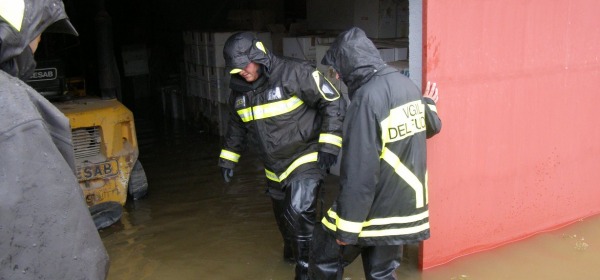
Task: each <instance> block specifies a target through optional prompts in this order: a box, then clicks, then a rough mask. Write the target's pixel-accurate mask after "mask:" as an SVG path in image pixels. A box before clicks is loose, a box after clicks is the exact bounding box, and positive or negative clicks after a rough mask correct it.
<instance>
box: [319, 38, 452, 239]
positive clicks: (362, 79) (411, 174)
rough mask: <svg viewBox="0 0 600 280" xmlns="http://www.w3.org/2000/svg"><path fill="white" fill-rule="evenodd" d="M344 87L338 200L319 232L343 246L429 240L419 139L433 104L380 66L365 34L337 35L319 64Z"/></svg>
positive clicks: (434, 128) (431, 123) (436, 127)
mask: <svg viewBox="0 0 600 280" xmlns="http://www.w3.org/2000/svg"><path fill="white" fill-rule="evenodd" d="M322 63H323V64H325V65H331V66H333V67H334V68H335V69H336V70H337V71H338V73H339V74H340V75H341V77H342V79H343V81H344V82H345V83H346V85H347V86H348V91H349V95H350V100H351V103H350V106H349V108H348V112H347V115H346V119H345V120H344V135H343V138H344V141H343V157H342V162H341V174H340V184H341V189H340V194H339V196H338V198H337V200H336V201H335V202H334V205H333V206H332V208H331V209H330V210H329V211H328V212H327V214H326V215H325V217H324V218H323V220H322V222H323V225H324V226H325V227H326V228H327V229H329V230H330V231H332V232H334V233H335V235H336V238H337V239H339V240H341V241H343V242H346V243H348V244H358V245H365V246H378V245H399V244H404V243H407V242H414V241H420V240H424V239H427V238H428V237H429V211H428V201H427V164H426V159H427V150H426V144H425V139H426V137H431V136H433V135H435V134H436V133H438V132H439V131H440V129H441V122H440V119H439V118H438V115H437V110H436V108H435V103H434V102H433V100H431V99H429V98H423V97H422V95H421V91H420V90H419V88H418V87H417V86H416V85H415V84H414V83H413V82H412V81H411V80H410V79H408V78H407V77H405V76H404V75H402V74H400V73H399V72H398V71H397V70H396V69H394V68H392V67H390V66H388V65H386V64H385V63H384V62H383V60H382V59H381V57H380V56H379V52H378V51H377V49H376V48H375V46H374V45H373V43H372V42H371V41H370V40H369V39H368V38H367V37H366V36H365V33H364V32H363V31H362V30H360V29H358V28H353V29H350V30H349V31H348V32H344V33H342V34H340V36H338V38H337V39H336V42H335V43H334V44H333V45H332V46H331V48H330V49H329V50H328V52H327V53H326V55H325V57H324V58H323V61H322Z"/></svg>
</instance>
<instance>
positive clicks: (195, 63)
mask: <svg viewBox="0 0 600 280" xmlns="http://www.w3.org/2000/svg"><path fill="white" fill-rule="evenodd" d="M236 32H237V31H226V32H209V31H193V30H192V31H184V32H183V40H184V65H185V76H186V88H187V90H186V92H187V96H188V98H187V99H188V102H193V103H195V104H194V105H189V107H190V108H191V110H192V111H191V112H190V113H191V114H192V115H193V116H202V117H204V119H206V120H208V121H209V122H210V125H211V127H213V128H214V129H215V131H217V132H218V134H219V135H220V136H223V135H225V133H226V132H227V122H228V117H229V114H228V108H227V106H226V104H227V101H228V99H229V78H230V75H229V73H228V71H227V69H226V68H225V59H224V57H223V46H224V45H225V42H226V41H227V39H228V38H229V37H230V36H231V35H233V34H234V33H236ZM256 35H257V37H258V38H259V40H261V41H262V42H263V44H264V45H265V46H266V47H267V48H268V49H270V48H271V45H272V43H271V36H270V35H271V34H270V33H269V32H256ZM197 104H199V106H196V105H197ZM192 119H193V118H192Z"/></svg>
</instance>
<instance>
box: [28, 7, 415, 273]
mask: <svg viewBox="0 0 600 280" xmlns="http://www.w3.org/2000/svg"><path fill="white" fill-rule="evenodd" d="M64 2H65V7H66V9H67V13H68V15H69V17H70V19H71V21H72V23H73V25H74V26H75V28H76V29H77V30H78V32H79V37H78V38H76V39H75V38H72V37H69V36H66V35H56V34H44V35H43V36H42V43H41V45H40V48H39V50H38V52H37V53H36V59H37V60H39V61H43V60H46V59H48V60H56V59H60V60H61V61H64V67H65V71H64V73H66V74H65V78H69V77H81V78H83V79H84V80H85V92H86V94H87V95H100V96H102V97H104V95H103V90H104V89H105V87H106V86H103V85H102V79H104V78H105V77H103V76H102V75H103V73H102V72H101V71H100V70H99V69H100V68H102V67H103V66H106V65H104V63H105V62H106V61H102V59H106V53H107V52H106V48H107V44H108V48H110V49H112V50H113V51H112V53H113V54H114V57H112V58H110V60H111V63H114V66H115V67H116V68H117V69H118V76H117V77H116V78H114V80H113V81H112V83H111V85H117V86H118V87H119V89H117V90H115V92H116V96H115V97H116V98H117V99H118V100H119V101H121V102H122V103H123V104H124V105H125V106H126V107H127V108H129V109H130V110H131V111H132V112H133V114H134V117H135V125H136V134H137V140H138V142H139V159H140V161H141V162H142V163H143V164H144V169H145V171H146V175H147V177H148V188H149V190H148V195H147V197H145V198H144V199H141V200H137V201H134V200H132V199H128V201H127V204H126V205H125V207H124V208H125V211H123V213H122V217H121V218H120V220H119V221H118V222H116V223H114V224H112V225H111V226H109V227H106V228H102V229H100V230H99V232H100V235H101V237H102V239H103V242H104V244H105V246H106V247H107V250H108V252H109V255H110V257H111V270H110V272H109V279H287V278H289V277H290V274H291V273H292V271H293V269H291V268H290V265H289V264H288V263H286V262H284V261H283V260H281V256H280V255H281V252H280V251H281V250H280V249H281V248H280V247H281V244H280V241H281V240H280V236H279V235H278V232H277V227H276V225H275V224H274V220H273V218H272V213H271V212H272V211H271V209H270V207H271V205H270V201H269V200H268V199H267V196H266V195H265V193H264V189H263V187H264V185H265V181H264V180H265V178H264V170H262V169H261V168H260V166H261V163H260V162H259V161H258V160H257V158H256V156H255V154H254V151H252V149H250V150H249V151H248V154H246V155H244V156H245V159H244V160H243V161H241V162H240V165H239V167H237V168H236V171H235V172H236V175H235V179H234V181H233V183H231V184H224V183H223V182H222V178H221V177H220V176H219V170H218V167H217V166H216V162H217V159H218V152H219V151H220V139H221V137H223V136H224V134H225V133H226V129H227V127H226V125H227V117H228V112H227V109H226V107H225V102H226V100H227V97H228V94H229V90H228V75H229V74H228V73H227V72H226V71H225V68H224V64H223V63H224V61H223V57H222V48H223V44H224V42H225V40H226V39H227V38H228V37H229V36H230V35H231V34H233V33H234V32H237V31H242V30H244V31H246V30H250V31H254V32H256V34H257V36H258V37H259V38H260V39H261V40H262V41H263V42H264V43H265V45H266V46H267V48H268V49H270V50H271V51H272V52H273V53H275V54H277V55H281V56H286V57H289V58H291V59H305V60H309V61H311V63H312V64H313V65H314V66H315V67H316V68H318V69H319V70H320V71H321V72H323V74H325V76H326V77H327V78H328V79H330V81H332V82H333V83H334V85H336V86H337V87H338V89H339V90H341V91H342V93H346V88H345V85H344V84H343V83H341V82H340V81H337V80H335V78H334V77H335V73H334V72H333V71H332V70H331V69H329V68H327V67H323V66H322V65H320V63H319V62H320V58H321V57H322V56H323V54H324V52H325V51H326V50H327V47H328V45H327V44H328V43H330V42H332V41H333V39H334V38H335V36H336V35H337V34H338V33H339V32H341V31H343V30H345V29H347V28H349V27H352V26H359V27H361V28H363V30H365V32H367V35H368V36H369V37H371V38H372V40H373V41H374V42H375V43H376V46H377V47H378V48H379V50H380V54H381V55H382V58H383V59H384V60H385V61H386V62H388V64H390V65H392V66H394V67H396V68H398V69H399V70H400V71H401V72H402V73H403V74H405V75H407V76H409V77H411V78H412V79H420V78H419V76H420V72H421V71H420V68H419V67H420V60H421V58H420V49H421V47H420V39H421V33H420V31H418V32H416V33H415V32H413V31H410V32H409V28H416V27H418V26H419V25H420V16H416V17H415V16H414V15H415V14H417V15H418V13H414V12H412V10H413V9H414V10H417V11H420V1H412V0H411V1H410V3H409V1H408V0H387V1H367V0H355V1H353V2H351V3H352V5H349V4H348V3H349V2H348V1H342V0H335V1H328V2H325V1H316V0H302V1H281V0H254V1H252V0H251V1H230V0H226V1H217V2H214V1H210V2H209V1H190V0H183V1H177V3H176V4H173V3H171V2H166V1H162V0H151V1H139V0H131V1H113V0H95V1H91V2H81V1H75V0H64ZM415 3H416V4H415ZM409 4H410V5H409ZM332 11H335V12H334V13H333V12H332ZM358 11H361V12H364V13H358ZM409 14H410V15H412V16H409ZM107 19H108V20H107ZM409 21H410V22H411V23H412V22H417V23H419V24H413V25H412V26H410V25H409ZM100 23H101V24H102V25H101V24H100ZM102 30H104V31H106V30H109V31H110V32H109V33H110V34H108V35H110V36H108V37H110V38H108V39H107V34H103V36H104V37H102V39H99V38H100V36H99V35H98V33H101V31H102ZM417 30H419V29H417ZM411 32H412V34H413V35H411V36H409V33H411ZM414 34H418V35H414ZM51 36H58V39H52V38H51ZM415 44H416V47H415ZM412 48H414V49H416V51H414V52H413V51H409V49H412ZM100 57H102V58H100ZM112 60H114V61H112ZM409 60H412V61H415V62H411V63H409ZM415 69H416V70H415ZM415 77H416V78H415ZM418 82H420V81H418ZM109 97H110V96H109ZM336 168H337V167H334V168H333V169H332V173H333V174H335V175H338V174H339V173H338V174H336V170H335V169H336ZM337 172H339V168H338V169H337ZM328 177H329V178H328V179H327V182H326V184H327V188H328V189H331V190H335V189H337V178H338V177H337V176H328ZM333 195H335V191H332V192H329V193H328V197H329V199H332V197H333ZM241 226H242V227H241ZM242 228H243V230H241V229H242ZM408 249H409V250H407V251H406V258H405V266H406V268H405V269H403V270H402V271H400V272H399V273H400V274H406V275H416V274H418V264H417V262H418V245H416V246H412V247H410V248H408ZM257 259H260V261H258V260H257ZM248 260H254V263H250V262H249V261H248ZM246 263H247V264H248V266H244V267H242V268H240V267H239V266H238V265H239V264H246ZM232 265H233V267H235V269H231V267H232ZM190 267H193V268H190ZM361 273H362V272H361V271H360V262H358V263H357V264H356V265H354V266H352V267H350V268H349V269H348V275H350V276H351V275H360V274H361Z"/></svg>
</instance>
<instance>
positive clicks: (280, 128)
mask: <svg viewBox="0 0 600 280" xmlns="http://www.w3.org/2000/svg"><path fill="white" fill-rule="evenodd" d="M223 55H224V57H225V63H226V67H227V68H228V69H229V70H230V74H231V80H230V88H231V90H232V92H231V95H230V98H229V107H230V120H229V124H228V131H227V134H226V136H225V141H224V145H223V150H222V151H221V155H220V159H219V166H220V167H222V174H223V176H224V179H225V181H229V180H230V179H231V177H232V176H233V169H234V167H235V165H236V163H238V161H239V158H240V155H241V154H242V152H243V150H244V147H246V138H247V135H248V134H251V135H252V136H253V138H254V139H255V140H256V142H257V145H256V147H257V148H258V151H259V156H260V159H261V160H262V162H263V164H264V167H265V173H266V177H267V181H268V184H267V191H268V193H269V194H270V196H271V199H272V202H273V209H274V210H275V217H276V219H277V223H278V225H284V226H283V227H280V231H281V233H282V235H283V238H284V240H286V239H288V240H289V241H290V243H291V248H292V252H293V257H294V258H295V261H296V269H295V274H296V279H308V275H307V272H308V271H307V270H308V253H309V244H310V242H311V239H312V232H313V228H314V224H315V221H316V209H315V208H316V204H317V197H318V193H319V189H320V186H321V183H322V181H323V179H324V177H325V175H326V170H327V169H328V168H329V167H331V165H333V164H334V163H335V162H336V159H337V155H338V153H339V151H340V148H341V146H342V137H341V135H342V123H343V119H344V116H345V110H346V104H345V101H344V98H340V94H339V93H338V91H337V90H336V89H335V87H333V86H332V85H331V83H330V82H329V81H328V80H327V79H325V77H324V76H323V75H322V74H321V73H320V72H319V71H317V70H316V69H315V68H314V67H312V66H311V65H310V64H309V63H308V62H303V61H295V60H289V59H285V58H282V57H279V56H277V55H274V54H273V53H271V52H270V51H269V50H268V49H266V48H265V46H264V45H263V44H262V42H260V41H259V40H258V39H257V38H256V36H255V35H254V33H252V32H238V33H235V34H233V35H232V36H231V37H230V38H229V39H228V40H227V41H226V42H225V45H224V48H223ZM281 212H283V213H281ZM286 231H287V233H286ZM288 234H289V235H288Z"/></svg>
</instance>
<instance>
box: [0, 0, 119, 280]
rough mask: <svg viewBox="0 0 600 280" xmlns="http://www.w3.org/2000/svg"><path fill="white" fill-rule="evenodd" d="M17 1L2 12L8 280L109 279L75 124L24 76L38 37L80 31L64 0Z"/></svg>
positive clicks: (3, 246)
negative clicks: (79, 166) (76, 153)
mask: <svg viewBox="0 0 600 280" xmlns="http://www.w3.org/2000/svg"><path fill="white" fill-rule="evenodd" d="M14 2H15V3H13V4H12V6H10V9H11V11H7V10H5V9H3V10H0V69H1V70H0V279H11V280H14V279H105V278H106V276H107V272H108V255H107V253H106V250H105V248H104V245H103V244H102V240H101V239H100V236H99V234H98V231H97V230H96V226H95V225H94V222H93V220H92V217H91V215H90V212H89V211H88V208H87V206H86V204H85V202H84V198H83V192H82V190H81V189H80V187H79V183H78V182H77V179H76V177H75V169H74V168H75V163H74V157H73V146H72V144H71V129H70V126H69V120H68V119H67V118H66V117H65V116H64V115H63V114H62V113H61V112H60V111H58V110H57V109H56V108H55V107H54V106H53V105H52V104H51V103H49V102H48V101H47V100H46V99H45V98H44V97H43V96H41V95H40V94H39V93H38V92H36V91H35V90H34V89H32V88H31V87H29V86H28V85H26V84H25V83H24V82H23V81H22V80H21V79H19V78H17V77H21V78H28V77H29V76H28V75H29V74H28V73H31V70H33V69H34V68H35V63H34V61H33V54H32V52H31V49H30V48H29V46H28V44H29V42H31V41H32V40H33V38H35V37H37V36H38V35H39V34H40V33H42V32H43V31H44V30H48V28H50V29H52V30H51V31H53V30H57V29H56V28H59V30H58V31H60V32H66V33H72V34H76V32H75V30H74V29H73V28H72V26H71V25H70V23H69V22H68V21H67V15H66V13H65V11H64V6H63V3H62V2H61V1H56V0H47V1H43V0H36V1H25V2H24V5H23V6H22V7H21V6H19V5H18V3H19V2H20V1H14ZM21 2H22V1H21ZM5 8H6V7H5ZM19 12H20V13H22V14H23V17H20V16H19ZM57 21H59V22H58V23H57ZM51 25H52V26H51ZM60 28H66V29H63V30H60Z"/></svg>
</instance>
